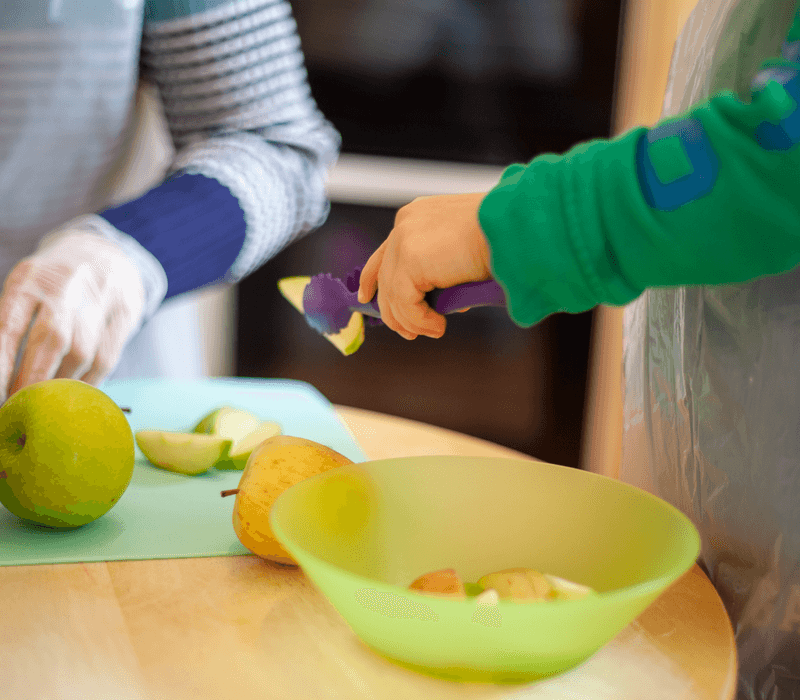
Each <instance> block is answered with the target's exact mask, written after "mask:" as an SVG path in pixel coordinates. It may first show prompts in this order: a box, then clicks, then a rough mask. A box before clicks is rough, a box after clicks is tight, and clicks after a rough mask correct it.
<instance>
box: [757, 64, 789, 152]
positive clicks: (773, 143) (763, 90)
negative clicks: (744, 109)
mask: <svg viewBox="0 0 800 700" xmlns="http://www.w3.org/2000/svg"><path fill="white" fill-rule="evenodd" d="M751 87H752V92H753V99H758V98H759V97H762V96H763V97H766V98H768V99H769V103H770V104H774V105H775V108H776V110H777V111H776V114H775V115H774V118H772V119H767V120H765V121H763V122H761V123H760V124H759V125H758V126H757V127H756V130H755V133H754V136H755V140H756V142H757V143H758V145H759V146H761V148H763V149H764V150H766V151H788V150H789V149H791V148H793V147H794V146H796V145H797V144H798V143H800V110H799V109H798V108H797V105H798V102H800V83H799V81H798V71H797V70H796V69H794V68H789V67H785V66H780V67H773V68H766V69H764V70H762V71H759V72H758V73H757V74H756V77H755V78H754V79H753V82H752V86H751Z"/></svg>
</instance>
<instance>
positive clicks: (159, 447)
mask: <svg viewBox="0 0 800 700" xmlns="http://www.w3.org/2000/svg"><path fill="white" fill-rule="evenodd" d="M136 444H137V445H139V449H140V450H141V451H142V454H144V456H145V457H147V459H148V460H150V462H151V463H152V464H153V465H155V466H156V467H160V468H161V469H166V470H168V471H171V472H177V473H178V474H186V475H189V476H195V475H197V474H203V473H205V472H207V471H208V470H209V469H211V467H213V466H214V465H215V464H216V463H217V462H218V461H219V460H220V459H221V458H222V456H223V455H224V454H225V453H226V452H227V450H228V448H229V447H230V445H231V441H230V440H228V439H226V438H222V437H219V436H216V435H201V434H200V433H173V432H170V431H167V430H139V431H138V432H137V433H136Z"/></svg>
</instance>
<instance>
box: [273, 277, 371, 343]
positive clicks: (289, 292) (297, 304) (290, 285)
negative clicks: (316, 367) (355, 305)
mask: <svg viewBox="0 0 800 700" xmlns="http://www.w3.org/2000/svg"><path fill="white" fill-rule="evenodd" d="M310 281H311V278H310V277H284V278H283V279H282V280H278V291H279V292H280V293H281V294H282V295H283V297H284V299H286V300H287V301H288V302H289V303H290V304H291V305H292V306H294V308H295V309H297V310H298V311H299V312H300V313H301V314H304V313H305V310H304V308H303V292H305V289H306V286H307V285H308V283H309V282H310ZM323 335H324V336H325V337H326V338H327V339H328V340H329V341H330V342H331V343H333V345H334V347H335V348H336V349H337V350H339V352H341V353H342V354H343V355H352V354H353V353H354V352H355V351H356V350H358V349H359V348H360V347H361V344H362V343H363V342H364V315H363V314H362V313H360V312H358V311H354V312H353V315H352V316H350V321H349V322H348V324H347V326H345V327H344V328H343V329H342V330H340V331H339V332H338V333H323Z"/></svg>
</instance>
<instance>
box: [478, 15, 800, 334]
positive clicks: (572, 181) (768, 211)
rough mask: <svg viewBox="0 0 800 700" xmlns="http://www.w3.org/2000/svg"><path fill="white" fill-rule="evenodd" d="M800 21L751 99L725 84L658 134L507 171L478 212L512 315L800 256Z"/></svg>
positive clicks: (747, 275) (745, 275)
mask: <svg viewBox="0 0 800 700" xmlns="http://www.w3.org/2000/svg"><path fill="white" fill-rule="evenodd" d="M798 24H800V23H798V21H797V20H795V23H794V26H793V27H792V31H791V32H790V34H789V37H788V39H787V42H786V43H785V44H784V50H783V56H784V57H783V58H780V59H771V60H770V61H767V62H766V63H764V64H763V65H762V68H761V70H760V71H759V73H758V74H757V75H756V77H755V78H754V80H753V82H752V86H751V93H752V96H751V100H750V101H749V102H744V101H742V100H741V99H739V98H738V97H737V96H736V95H735V94H734V93H733V92H722V93H719V94H717V95H715V96H714V97H712V98H711V99H709V100H707V101H705V102H703V103H701V104H699V105H697V106H695V107H694V108H693V109H691V110H689V111H687V112H685V113H684V114H682V115H679V116H678V117H674V118H670V119H668V120H665V121H663V122H661V123H659V124H658V125H657V126H655V127H654V128H652V129H645V128H638V129H633V130H631V131H629V132H627V133H625V134H622V135H621V136H619V137H618V138H615V139H611V140H596V141H591V142H588V143H584V144H581V145H578V146H576V147H575V148H573V149H572V150H570V151H568V152H567V153H566V154H564V155H561V156H556V155H549V154H548V155H543V156H540V157H537V158H535V159H534V160H532V161H531V162H530V163H528V164H527V165H512V166H510V167H509V168H507V169H506V171H505V172H504V174H503V176H502V178H501V180H500V182H499V183H498V184H497V186H496V187H495V188H494V189H492V190H491V191H490V192H489V193H488V194H487V196H486V197H485V198H484V201H483V203H482V204H481V208H480V212H479V219H480V223H481V227H482V229H483V231H484V233H485V235H486V238H487V240H488V242H489V246H490V249H491V255H492V268H493V273H494V275H495V277H496V279H497V280H498V282H499V283H500V284H501V285H502V286H503V288H504V290H505V291H506V295H507V299H508V304H509V312H510V315H511V317H512V319H513V320H514V321H515V322H516V323H518V324H519V325H522V326H530V325H533V324H535V323H538V322H539V321H541V320H542V319H543V318H544V317H546V316H548V315H550V314H552V313H555V312H558V311H566V312H570V313H578V312H581V311H586V310H588V309H591V308H592V307H594V306H596V305H597V304H610V305H622V304H626V303H627V302H629V301H631V300H633V299H635V298H636V297H637V296H639V295H640V294H641V293H642V292H643V291H644V290H645V289H646V288H648V287H669V286H682V285H719V284H735V283H742V282H746V281H749V280H752V279H756V278H758V277H763V276H767V275H774V274H780V273H782V272H786V271H788V270H791V269H792V268H794V267H795V266H797V265H798V264H800V148H798V143H800V108H799V107H798V104H800V70H798V69H800V63H798V62H797V61H798V51H799V50H800V41H798V39H800V32H798Z"/></svg>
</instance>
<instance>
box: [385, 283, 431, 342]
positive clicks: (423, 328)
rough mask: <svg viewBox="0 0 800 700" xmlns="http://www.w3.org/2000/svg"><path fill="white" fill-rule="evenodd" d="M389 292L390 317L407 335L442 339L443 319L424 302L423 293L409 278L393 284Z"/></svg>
mask: <svg viewBox="0 0 800 700" xmlns="http://www.w3.org/2000/svg"><path fill="white" fill-rule="evenodd" d="M391 290H392V295H391V299H389V300H388V303H389V305H390V310H391V313H392V316H393V317H394V318H395V319H396V321H397V323H398V324H399V325H401V326H402V327H403V329H404V330H405V331H406V332H407V333H412V334H414V335H426V336H428V337H431V338H441V337H442V335H443V334H444V329H445V325H446V321H445V319H444V317H443V316H442V315H441V314H438V313H436V311H434V310H433V309H431V307H430V306H428V304H427V303H426V302H425V293H424V292H423V291H421V290H420V289H419V288H418V287H417V285H415V284H414V282H413V281H412V280H411V278H410V277H404V278H400V279H398V280H397V281H395V282H393V284H392V286H391ZM382 308H383V307H381V309H382ZM382 313H383V311H381V314H382Z"/></svg>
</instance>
